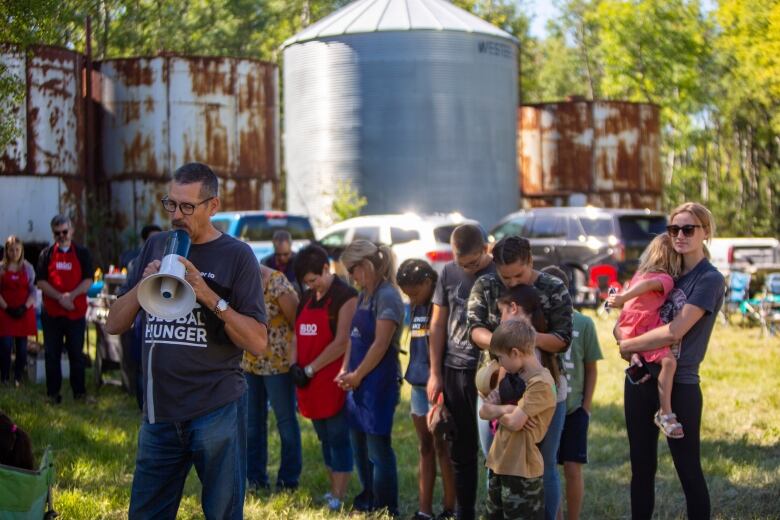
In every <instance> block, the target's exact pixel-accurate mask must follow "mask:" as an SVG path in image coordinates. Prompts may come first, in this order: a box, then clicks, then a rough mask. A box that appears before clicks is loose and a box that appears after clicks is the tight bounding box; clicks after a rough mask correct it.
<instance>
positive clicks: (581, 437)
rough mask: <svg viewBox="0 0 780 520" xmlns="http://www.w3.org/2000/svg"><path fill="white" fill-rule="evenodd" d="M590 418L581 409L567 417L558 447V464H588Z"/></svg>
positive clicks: (583, 409)
mask: <svg viewBox="0 0 780 520" xmlns="http://www.w3.org/2000/svg"><path fill="white" fill-rule="evenodd" d="M589 423H590V416H589V415H588V412H586V411H585V408H583V407H581V406H580V407H579V408H577V409H576V410H574V411H573V412H572V413H570V414H569V415H567V416H566V421H565V422H564V423H563V432H562V433H561V444H560V445H559V446H558V464H563V463H564V462H578V463H580V464H587V463H588V424H589Z"/></svg>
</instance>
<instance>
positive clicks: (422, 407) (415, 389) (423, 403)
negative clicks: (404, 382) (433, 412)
mask: <svg viewBox="0 0 780 520" xmlns="http://www.w3.org/2000/svg"><path fill="white" fill-rule="evenodd" d="M409 401H410V403H411V405H412V406H411V408H412V415H416V416H417V417H425V416H426V415H428V410H429V409H430V403H428V389H427V388H425V387H424V386H418V385H412V397H411V398H410V399H409Z"/></svg>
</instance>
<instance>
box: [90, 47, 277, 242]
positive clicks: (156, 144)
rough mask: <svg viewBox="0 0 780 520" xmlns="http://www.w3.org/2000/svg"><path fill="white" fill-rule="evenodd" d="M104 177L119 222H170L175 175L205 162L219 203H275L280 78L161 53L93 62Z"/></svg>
mask: <svg viewBox="0 0 780 520" xmlns="http://www.w3.org/2000/svg"><path fill="white" fill-rule="evenodd" d="M96 68H97V70H98V71H99V75H98V78H99V83H100V84H99V85H98V86H97V87H96V89H95V90H96V92H97V97H98V98H99V103H100V123H99V129H100V136H101V137H100V139H101V143H100V151H101V157H100V161H99V165H100V169H101V173H102V176H103V177H104V178H105V179H106V180H107V181H108V182H109V183H110V186H111V199H112V204H111V205H112V208H113V212H114V214H115V218H116V223H117V226H118V227H119V228H120V229H128V230H129V231H128V232H129V233H130V232H134V233H138V232H139V231H140V228H141V227H143V226H144V225H145V224H148V223H158V224H163V225H167V224H168V221H169V216H168V214H167V213H165V212H164V211H163V210H162V207H161V206H160V199H161V198H162V197H163V195H164V194H165V193H166V191H167V183H168V181H169V179H170V175H171V174H172V172H173V171H174V170H175V169H176V168H178V167H179V166H181V165H182V164H184V163H187V162H191V161H199V162H204V163H206V164H208V165H209V166H211V167H212V169H213V170H214V172H215V173H216V174H217V176H219V178H220V189H221V200H222V207H223V209H226V210H244V209H246V210H255V209H261V208H269V209H270V208H272V207H278V205H280V204H281V201H280V200H278V199H279V197H280V192H279V188H278V187H279V139H278V135H279V131H278V126H279V125H278V119H279V118H278V111H279V106H278V73H277V67H276V66H275V65H274V64H271V63H266V62H261V61H257V60H249V59H238V58H226V57H195V56H178V55H163V56H156V57H149V58H144V57H139V58H126V59H112V60H104V61H100V62H97V63H96Z"/></svg>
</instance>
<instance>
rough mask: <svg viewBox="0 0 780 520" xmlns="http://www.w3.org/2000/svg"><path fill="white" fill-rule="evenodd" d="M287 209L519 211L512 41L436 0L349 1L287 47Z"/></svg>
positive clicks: (491, 215)
mask: <svg viewBox="0 0 780 520" xmlns="http://www.w3.org/2000/svg"><path fill="white" fill-rule="evenodd" d="M284 48H285V49H284V89H285V94H284V103H285V105H284V109H285V111H284V114H285V119H284V123H285V125H284V139H285V147H284V150H285V156H284V157H285V168H286V172H287V205H288V210H290V211H294V212H304V213H308V214H309V215H311V216H312V217H313V218H314V219H315V221H319V223H320V224H321V225H323V224H327V223H328V219H329V215H330V208H331V204H332V201H333V194H334V191H335V189H336V186H337V182H338V181H340V180H345V181H349V182H351V183H352V185H353V186H354V187H355V188H356V189H358V190H359V192H360V193H361V194H362V195H364V196H365V197H366V198H367V199H368V206H367V207H366V208H365V209H364V210H363V212H364V213H388V212H399V211H406V210H417V211H420V212H448V211H460V212H461V213H463V214H465V215H467V216H469V217H474V218H477V219H479V220H481V221H482V222H483V223H484V224H485V225H487V226H489V225H491V224H492V223H493V222H495V221H496V220H497V219H498V218H500V217H501V216H503V215H504V214H505V213H508V212H510V211H512V210H514V209H516V208H517V204H518V193H517V181H516V179H517V177H516V176H517V173H516V168H515V164H516V153H517V150H516V143H515V136H516V132H517V121H516V116H515V114H516V109H517V42H516V40H515V39H514V38H513V37H512V36H511V35H509V34H508V33H506V32H504V31H501V30H500V29H498V28H496V27H494V26H493V25H490V24H489V23H487V22H485V21H483V20H481V19H479V18H477V17H475V16H473V15H471V14H470V13H467V12H466V11H463V10H461V9H459V8H457V7H455V6H453V5H452V4H450V3H449V2H446V1H444V0H357V1H356V2H353V3H351V4H349V5H347V6H346V7H344V8H343V9H341V10H340V11H337V12H336V13H333V14H332V15H330V16H328V17H327V18H324V19H323V20H321V21H319V22H317V23H315V24H314V25H312V26H310V27H308V28H306V29H305V30H304V31H302V32H301V33H299V34H298V35H296V36H294V37H293V38H291V39H290V40H288V41H286V42H285V44H284Z"/></svg>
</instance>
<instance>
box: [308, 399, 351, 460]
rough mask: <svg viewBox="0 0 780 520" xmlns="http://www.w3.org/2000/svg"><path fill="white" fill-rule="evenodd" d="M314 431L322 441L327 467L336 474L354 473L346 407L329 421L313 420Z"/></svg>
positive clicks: (323, 455)
mask: <svg viewBox="0 0 780 520" xmlns="http://www.w3.org/2000/svg"><path fill="white" fill-rule="evenodd" d="M311 422H312V424H313V425H314V431H316V432H317V437H318V438H319V440H320V445H321V447H322V458H323V459H324V460H325V465H326V466H327V467H328V468H329V469H330V470H331V471H335V472H336V473H349V472H350V471H352V439H351V438H350V436H349V422H348V421H347V412H346V407H344V408H342V409H341V410H339V412H338V413H337V414H336V415H334V416H332V417H328V418H327V419H312V421H311Z"/></svg>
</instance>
